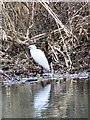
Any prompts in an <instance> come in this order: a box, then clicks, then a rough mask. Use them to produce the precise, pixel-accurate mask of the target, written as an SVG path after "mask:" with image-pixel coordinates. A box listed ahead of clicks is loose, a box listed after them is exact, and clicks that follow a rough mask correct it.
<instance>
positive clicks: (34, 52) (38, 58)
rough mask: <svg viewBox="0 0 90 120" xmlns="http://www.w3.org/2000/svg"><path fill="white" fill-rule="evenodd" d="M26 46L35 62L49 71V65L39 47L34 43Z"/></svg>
mask: <svg viewBox="0 0 90 120" xmlns="http://www.w3.org/2000/svg"><path fill="white" fill-rule="evenodd" d="M28 48H29V49H30V53H31V56H32V58H33V59H34V60H35V62H36V63H38V64H39V65H41V66H42V67H43V68H45V69H46V70H48V71H50V66H49V63H48V60H47V58H46V56H45V54H44V52H43V51H42V50H40V49H37V48H36V46H35V45H30V46H29V47H28Z"/></svg>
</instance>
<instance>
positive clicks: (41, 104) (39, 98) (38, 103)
mask: <svg viewBox="0 0 90 120" xmlns="http://www.w3.org/2000/svg"><path fill="white" fill-rule="evenodd" d="M50 90H51V84H48V85H47V86H45V87H44V88H42V89H41V90H40V91H38V92H37V93H36V94H35V96H34V109H35V116H37V117H41V113H42V112H43V111H44V110H46V109H47V107H48V105H49V98H50Z"/></svg>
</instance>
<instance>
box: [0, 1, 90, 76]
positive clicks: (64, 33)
mask: <svg viewBox="0 0 90 120" xmlns="http://www.w3.org/2000/svg"><path fill="white" fill-rule="evenodd" d="M39 1H40V2H36V3H35V2H30V3H28V2H27V3H26V2H10V3H9V2H5V3H3V4H2V27H1V28H0V31H1V33H2V36H1V38H0V39H1V41H0V46H1V48H0V58H1V66H2V70H3V71H5V72H6V73H7V74H10V75H15V74H17V75H25V74H27V75H29V74H30V73H31V72H33V73H34V71H38V67H36V66H37V64H36V63H35V62H34V61H33V59H32V58H31V57H30V52H29V50H28V49H27V48H28V45H29V44H32V43H35V44H36V45H37V47H38V48H40V49H42V50H43V51H44V52H45V54H46V56H47V58H48V59H49V60H50V58H52V63H53V68H54V70H56V71H57V72H58V71H60V72H66V71H68V72H75V71H76V72H78V71H81V70H86V71H89V67H90V66H89V62H90V51H89V50H90V3H84V2H83V3H72V2H70V3H64V2H55V3H54V2H53V3H49V4H48V3H43V2H41V0H39ZM39 69H40V68H39Z"/></svg>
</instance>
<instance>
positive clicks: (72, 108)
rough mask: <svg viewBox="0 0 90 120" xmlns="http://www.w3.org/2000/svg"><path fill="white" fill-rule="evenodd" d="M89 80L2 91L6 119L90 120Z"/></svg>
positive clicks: (23, 86)
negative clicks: (89, 101)
mask: <svg viewBox="0 0 90 120" xmlns="http://www.w3.org/2000/svg"><path fill="white" fill-rule="evenodd" d="M88 90H89V85H88V80H87V79H86V80H85V79H77V80H73V79H69V78H68V79H66V81H64V82H62V83H60V81H58V82H55V81H52V82H51V84H48V85H46V86H44V87H42V86H41V85H40V84H32V85H30V84H28V83H27V84H22V85H12V86H11V87H3V88H2V101H3V102H2V117H3V118H36V117H37V118H49V117H59V118H65V117H67V118H88V94H89V93H88Z"/></svg>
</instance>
